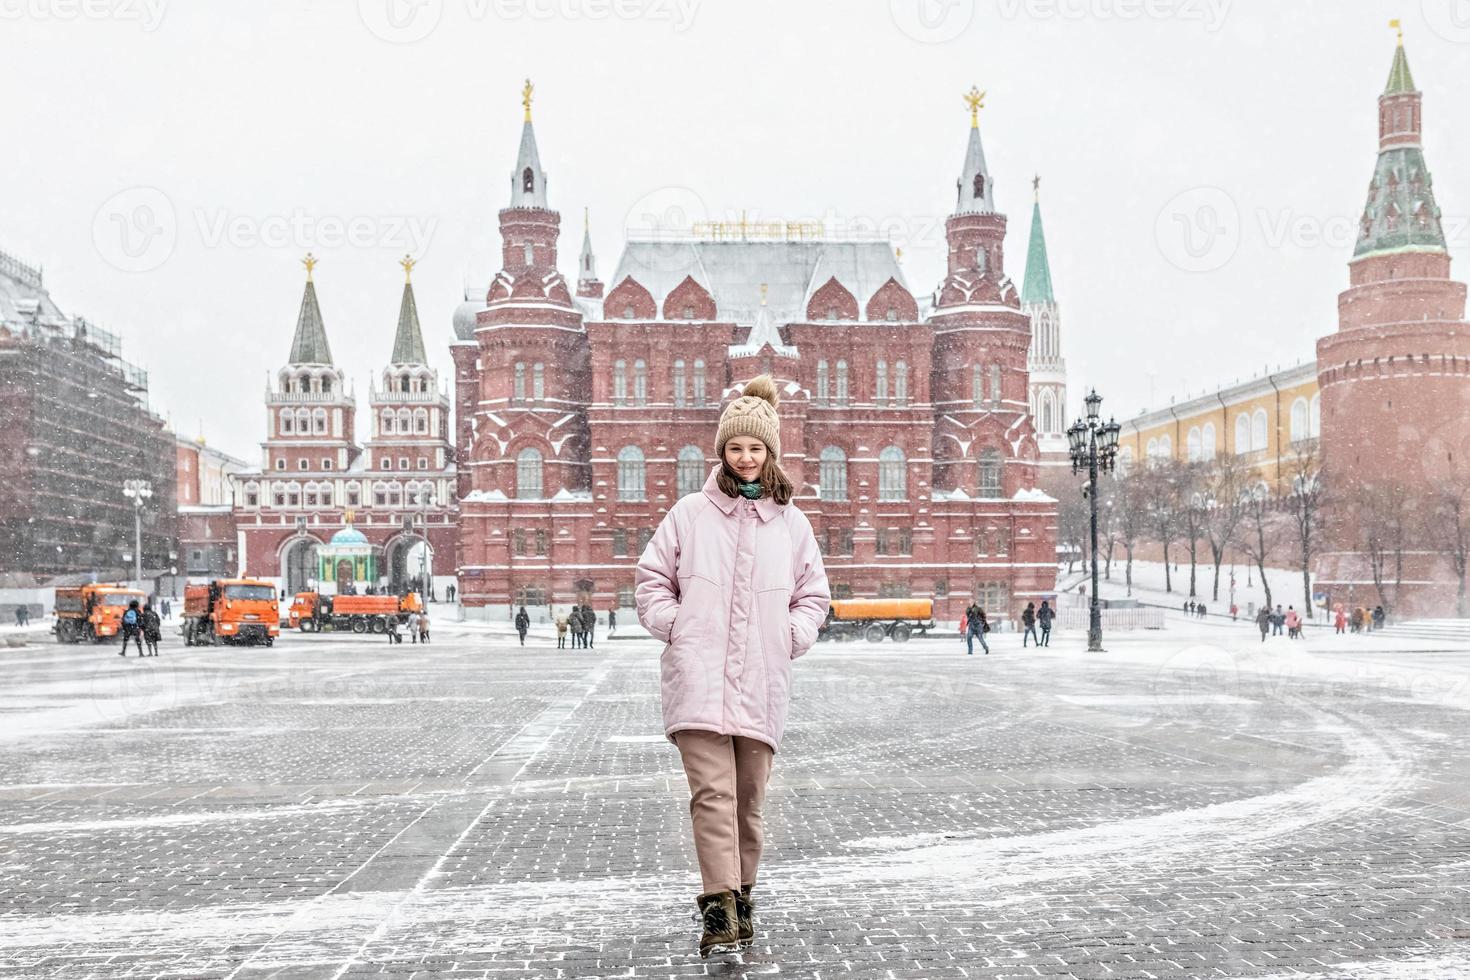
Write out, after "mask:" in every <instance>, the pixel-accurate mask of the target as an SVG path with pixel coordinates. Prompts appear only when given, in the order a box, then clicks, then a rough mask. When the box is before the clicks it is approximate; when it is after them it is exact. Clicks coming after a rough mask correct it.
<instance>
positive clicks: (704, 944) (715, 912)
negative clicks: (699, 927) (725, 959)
mask: <svg viewBox="0 0 1470 980" xmlns="http://www.w3.org/2000/svg"><path fill="white" fill-rule="evenodd" d="M696 901H697V902H698V903H699V919H700V921H701V922H702V923H703V924H704V935H702V936H700V937H699V955H700V957H701V958H708V957H709V954H710V951H711V950H712V949H714V948H715V947H716V946H733V945H735V942H736V940H737V939H738V938H739V931H738V929H737V927H736V915H735V893H734V892H710V893H709V894H707V895H701V896H699V898H698V899H696Z"/></svg>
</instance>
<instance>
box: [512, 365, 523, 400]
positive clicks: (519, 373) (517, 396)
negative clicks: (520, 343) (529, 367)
mask: <svg viewBox="0 0 1470 980" xmlns="http://www.w3.org/2000/svg"><path fill="white" fill-rule="evenodd" d="M511 398H512V399H513V400H515V401H518V402H523V401H525V400H526V363H525V362H524V361H516V368H515V381H514V382H513V383H512V387H511Z"/></svg>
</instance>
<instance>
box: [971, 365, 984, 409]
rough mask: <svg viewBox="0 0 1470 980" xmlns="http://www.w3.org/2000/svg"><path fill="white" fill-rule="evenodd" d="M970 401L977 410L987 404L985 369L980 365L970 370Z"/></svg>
mask: <svg viewBox="0 0 1470 980" xmlns="http://www.w3.org/2000/svg"><path fill="white" fill-rule="evenodd" d="M970 401H971V402H973V403H974V406H975V407H976V408H979V407H980V406H981V405H983V404H984V403H985V369H984V368H982V367H981V366H980V365H979V364H976V365H974V366H973V367H971V368H970Z"/></svg>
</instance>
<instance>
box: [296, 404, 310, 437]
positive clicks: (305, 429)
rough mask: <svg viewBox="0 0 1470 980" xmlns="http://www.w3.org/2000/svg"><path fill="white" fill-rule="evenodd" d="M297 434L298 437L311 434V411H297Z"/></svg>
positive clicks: (299, 409)
mask: <svg viewBox="0 0 1470 980" xmlns="http://www.w3.org/2000/svg"><path fill="white" fill-rule="evenodd" d="M296 432H297V434H298V435H303V436H304V435H307V434H308V433H310V432H311V411H310V410H308V409H305V408H298V409H297V410H296Z"/></svg>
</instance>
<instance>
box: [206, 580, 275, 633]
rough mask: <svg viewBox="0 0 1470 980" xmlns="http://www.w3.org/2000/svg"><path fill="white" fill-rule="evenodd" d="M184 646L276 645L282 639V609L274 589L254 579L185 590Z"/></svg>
mask: <svg viewBox="0 0 1470 980" xmlns="http://www.w3.org/2000/svg"><path fill="white" fill-rule="evenodd" d="M183 632H184V643H185V644H186V645H188V646H191V647H192V646H199V645H207V646H215V645H217V644H218V643H219V642H220V641H221V640H223V641H224V642H225V643H250V644H254V643H264V644H265V645H266V646H270V645H271V644H273V643H275V642H276V637H278V636H280V635H281V607H280V604H279V603H277V602H276V587H275V586H274V585H271V584H270V583H269V582H261V581H258V580H256V579H246V578H225V579H215V580H214V581H213V582H210V583H209V584H208V585H187V586H185V587H184V626H183Z"/></svg>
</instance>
